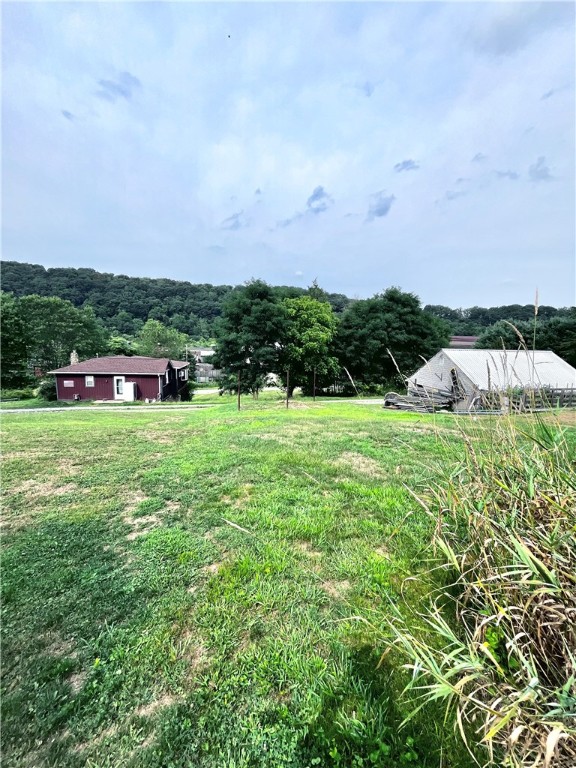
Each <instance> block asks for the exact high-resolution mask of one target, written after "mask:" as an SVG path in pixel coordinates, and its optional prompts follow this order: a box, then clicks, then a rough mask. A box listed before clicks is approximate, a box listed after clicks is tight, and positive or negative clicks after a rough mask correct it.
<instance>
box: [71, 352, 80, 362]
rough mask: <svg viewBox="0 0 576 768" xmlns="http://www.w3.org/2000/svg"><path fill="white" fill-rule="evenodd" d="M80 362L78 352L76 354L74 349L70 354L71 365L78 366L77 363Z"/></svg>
mask: <svg viewBox="0 0 576 768" xmlns="http://www.w3.org/2000/svg"><path fill="white" fill-rule="evenodd" d="M79 362H80V361H79V360H78V352H76V350H75V349H73V350H72V352H71V353H70V365H76V363H79Z"/></svg>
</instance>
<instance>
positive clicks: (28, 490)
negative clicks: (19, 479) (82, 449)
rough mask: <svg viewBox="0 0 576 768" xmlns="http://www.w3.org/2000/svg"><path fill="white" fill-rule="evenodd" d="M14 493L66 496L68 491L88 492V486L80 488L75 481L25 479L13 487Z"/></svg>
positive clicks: (38, 496)
mask: <svg viewBox="0 0 576 768" xmlns="http://www.w3.org/2000/svg"><path fill="white" fill-rule="evenodd" d="M12 492H13V493H25V494H26V496H27V497H28V498H29V499H30V500H32V499H40V498H49V497H50V496H64V494H66V493H88V489H87V488H79V487H78V486H77V485H75V484H74V483H66V485H57V483H55V482H54V481H53V480H24V482H23V483H20V485H17V486H16V488H14V489H13V491H12Z"/></svg>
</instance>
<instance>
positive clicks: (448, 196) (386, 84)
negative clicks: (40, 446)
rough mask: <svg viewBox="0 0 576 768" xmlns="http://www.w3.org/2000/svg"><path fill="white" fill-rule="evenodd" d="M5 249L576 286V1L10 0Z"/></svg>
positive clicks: (78, 262) (384, 278)
mask: <svg viewBox="0 0 576 768" xmlns="http://www.w3.org/2000/svg"><path fill="white" fill-rule="evenodd" d="M2 58H3V77H2V224H3V233H2V237H3V240H2V257H3V258H4V259H11V260H16V261H22V262H29V263H35V264H43V265H44V266H46V267H58V266H67V267H92V268H94V269H97V270H99V271H105V272H113V273H116V274H125V275H133V276H150V277H169V278H174V279H182V280H189V281H191V282H193V283H213V284H228V285H235V284H240V283H243V282H245V281H246V280H249V279H251V278H262V279H264V280H266V281H267V282H269V283H272V284H274V285H299V286H302V287H306V286H308V285H310V284H311V283H312V281H313V280H315V279H316V280H317V281H318V283H319V284H320V285H321V286H322V287H323V288H325V289H326V290H329V291H334V292H340V293H345V294H346V295H348V296H351V297H359V298H364V297H368V296H372V295H374V294H375V293H377V292H380V291H383V290H385V289H386V288H387V287H389V286H392V285H395V286H399V287H400V288H402V289H403V290H405V291H410V292H413V293H415V294H417V295H418V296H419V297H420V298H421V300H422V302H423V303H424V304H445V305H448V306H451V307H467V306H472V305H481V306H495V305H500V304H511V303H520V304H527V303H531V302H532V301H533V300H534V296H535V291H536V289H538V292H539V301H540V303H542V304H550V305H553V306H567V305H572V304H574V303H576V298H575V294H576V259H575V231H576V221H575V217H576V213H575V211H576V200H575V178H574V176H575V165H576V148H575V123H576V120H575V82H574V73H575V6H574V4H573V3H569V2H560V3H556V2H543V3H533V2H513V3H503V2H498V3H496V2H481V3H474V2H470V3H465V2H451V3H433V2H424V3H418V2H405V3H383V2H366V3H361V2H356V3H344V2H320V3H312V2H308V3H293V2H283V3H280V2H274V3H272V2H254V3H243V2H234V3H220V2H210V3H194V2H176V3H170V2H161V3H156V2H124V3H111V2H104V3H92V2H70V3H60V2H58V3H56V2H50V1H49V0H44V2H41V3H34V2H32V3H30V2H17V3H16V2H14V3H12V2H3V3H2Z"/></svg>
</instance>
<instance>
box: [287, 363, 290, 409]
mask: <svg viewBox="0 0 576 768" xmlns="http://www.w3.org/2000/svg"><path fill="white" fill-rule="evenodd" d="M289 396H290V368H286V408H288V398H289Z"/></svg>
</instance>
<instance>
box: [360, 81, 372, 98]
mask: <svg viewBox="0 0 576 768" xmlns="http://www.w3.org/2000/svg"><path fill="white" fill-rule="evenodd" d="M357 87H358V90H359V91H362V93H363V94H364V96H366V97H367V98H370V96H372V94H373V93H374V89H375V88H376V85H375V84H374V83H371V82H370V81H369V80H366V82H365V83H362V84H361V85H359V86H357Z"/></svg>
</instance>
